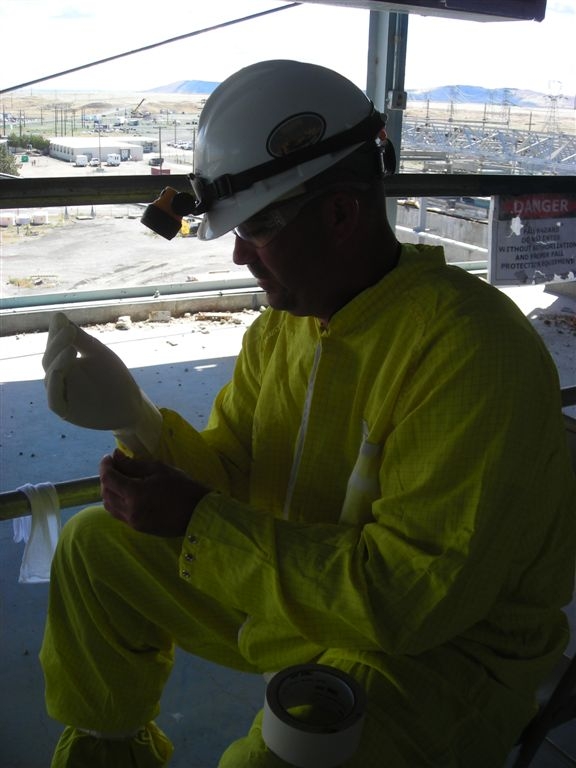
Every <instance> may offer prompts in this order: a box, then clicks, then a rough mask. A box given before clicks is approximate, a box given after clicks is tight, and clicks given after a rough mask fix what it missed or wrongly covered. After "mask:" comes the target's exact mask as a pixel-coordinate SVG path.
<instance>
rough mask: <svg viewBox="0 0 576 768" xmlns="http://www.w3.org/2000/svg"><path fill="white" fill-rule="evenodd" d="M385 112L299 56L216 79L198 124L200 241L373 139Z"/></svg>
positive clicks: (346, 82)
mask: <svg viewBox="0 0 576 768" xmlns="http://www.w3.org/2000/svg"><path fill="white" fill-rule="evenodd" d="M384 123H385V117H384V116H383V115H381V114H380V113H379V112H377V111H376V110H375V109H374V105H373V104H372V102H371V101H370V100H369V99H368V98H367V97H366V96H365V94H364V93H363V92H362V91H361V90H360V89H359V88H358V87H357V86H356V85H354V84H353V83H352V82H350V81H349V80H347V79H346V78H345V77H343V76H342V75H339V74H338V73H337V72H334V71H333V70H331V69H326V68H325V67H321V66H318V65H316V64H306V63H303V62H298V61H285V60H275V61H263V62H259V63H257V64H253V65H251V66H249V67H246V68H244V69H241V70H240V71H238V72H236V74H234V75H232V76H231V77H229V78H228V79H227V80H225V81H224V82H223V83H221V84H220V85H219V86H218V87H217V88H216V90H215V91H214V92H213V93H212V95H211V96H210V97H209V99H208V100H207V102H206V105H205V107H204V109H203V110H202V114H201V116H200V121H199V125H198V136H197V140H196V151H195V173H194V174H192V175H191V180H192V186H193V189H194V193H195V197H196V199H197V201H198V204H197V211H196V212H197V213H204V216H203V220H202V223H201V224H200V227H199V229H198V237H199V238H200V239H201V240H212V239H213V238H216V237H220V235H223V234H225V233H226V232H229V231H230V230H232V229H234V227H236V226H237V225H238V224H240V223H241V222H243V221H245V220H246V219H248V218H250V216H252V215H254V214H255V213H257V212H258V211H260V210H262V209H263V208H265V207H266V206H267V205H270V203H272V202H274V200H277V199H278V198H280V197H283V196H284V195H286V194H288V193H290V191H291V190H294V189H295V188H297V187H298V186H299V185H301V184H302V183H303V182H305V181H307V180H309V179H311V178H312V177H314V176H316V175H318V174H319V173H321V172H322V171H324V170H326V169H327V168H329V167H330V166H332V165H334V164H335V163H337V162H339V161H340V160H342V159H343V158H344V157H346V156H347V155H349V154H350V153H351V152H353V151H354V150H355V149H357V148H358V147H359V146H361V145H362V144H364V143H365V142H367V141H371V140H375V139H376V137H377V135H378V133H379V131H380V130H381V129H382V127H383V125H384Z"/></svg>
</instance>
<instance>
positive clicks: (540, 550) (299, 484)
mask: <svg viewBox="0 0 576 768" xmlns="http://www.w3.org/2000/svg"><path fill="white" fill-rule="evenodd" d="M383 125H384V121H383V118H382V115H380V114H379V113H378V112H377V111H376V110H375V109H374V108H373V105H372V104H371V102H370V101H369V100H368V99H367V98H366V97H365V95H364V94H363V93H362V92H361V91H360V90H359V89H358V88H356V86H354V85H353V84H352V83H350V82H349V81H348V80H346V79H345V78H343V77H341V76H340V75H338V74H337V73H335V72H333V71H331V70H328V69H324V68H322V67H318V66H315V65H311V64H303V63H298V62H292V61H270V62H262V63H259V64H255V65H253V66H250V67H247V68H246V69H243V70H240V71H239V72H237V73H236V74H235V75H233V76H232V77H230V78H229V79H228V80H226V81H225V82H224V83H222V84H221V85H220V86H219V87H218V88H217V89H216V90H215V92H214V93H213V95H212V96H211V97H210V98H209V99H208V102H207V104H206V106H205V108H204V110H203V112H202V117H201V120H200V124H199V133H198V142H197V149H196V153H197V154H196V169H197V172H196V176H195V177H194V179H193V187H194V192H195V197H196V200H197V207H196V211H197V212H203V213H204V218H203V221H202V224H201V226H200V229H199V237H201V238H204V239H211V238H215V237H219V236H220V235H222V234H224V233H225V232H229V231H232V230H234V232H235V234H236V240H235V246H234V261H235V262H236V263H237V264H244V265H246V266H247V267H248V269H249V270H250V271H251V272H252V274H253V275H254V276H255V278H256V279H257V281H258V283H259V285H260V286H261V287H262V288H263V289H264V290H265V291H266V293H267V296H268V300H269V304H270V308H269V309H268V310H267V311H265V312H264V313H263V314H262V315H261V316H260V317H259V318H258V319H257V320H256V321H255V322H254V324H253V325H252V326H251V327H250V328H249V330H248V331H247V333H246V334H245V338H244V342H243V346H242V350H241V352H240V354H239V357H238V360H237V364H236V367H235V371H234V374H233V378H232V380H231V381H230V383H229V384H228V385H227V386H226V387H225V388H224V389H223V390H222V391H221V392H220V393H219V394H218V396H217V398H216V400H215V402H214V406H213V410H212V413H211V416H210V419H209V422H208V425H207V427H206V429H204V430H203V431H202V432H198V431H196V430H195V429H193V428H192V427H191V426H190V425H189V424H187V423H186V422H185V421H184V420H183V419H182V418H181V417H180V416H178V414H176V413H174V412H172V411H170V410H167V409H158V408H157V407H156V406H155V405H154V404H152V403H151V402H150V401H149V400H148V398H147V397H146V396H145V395H144V394H143V393H142V392H141V391H140V389H139V388H138V386H137V385H136V383H135V382H134V380H133V379H132V377H131V375H130V373H129V372H128V370H127V369H126V368H125V367H124V366H123V364H122V363H121V362H120V361H119V359H118V358H117V357H116V356H115V355H114V354H113V353H112V352H110V351H109V350H108V349H107V348H106V347H104V346H103V345H102V344H100V343H99V342H97V341H96V340H95V339H94V338H93V337H92V336H90V335H89V334H87V333H85V332H84V331H82V330H81V329H79V328H77V327H76V326H75V325H73V324H72V323H70V322H69V321H68V320H67V319H66V318H65V317H64V316H63V315H57V316H56V317H55V318H54V321H53V323H52V327H51V330H50V334H49V341H48V346H47V350H46V354H45V357H44V366H45V369H46V387H47V392H48V400H49V404H50V407H51V408H52V409H53V410H54V411H56V412H57V413H59V414H60V415H61V416H62V417H63V418H65V419H68V420H69V421H72V422H74V423H76V424H80V425H82V426H86V427H90V428H97V429H110V430H112V431H113V433H114V435H115V436H116V438H117V440H118V443H119V445H120V447H121V449H122V450H117V451H115V453H114V455H112V456H108V457H105V458H104V459H103V461H102V464H101V479H102V492H103V502H104V506H103V507H93V508H90V509H87V510H84V511H82V512H81V513H80V514H78V515H76V516H75V517H74V518H72V519H71V520H70V522H68V523H67V524H66V526H65V527H64V530H63V534H62V537H61V540H60V543H59V547H58V551H57V553H56V556H55V559H54V563H53V571H52V581H51V594H50V605H49V615H48V621H47V627H46V634H45V639H44V645H43V649H42V654H41V659H42V663H43V667H44V672H45V678H46V688H47V693H46V695H47V704H48V711H49V713H50V714H51V715H52V716H53V717H54V718H56V719H58V720H59V721H61V722H62V723H64V724H66V726H67V727H66V729H65V730H64V732H63V734H62V737H61V739H60V742H59V744H58V746H57V748H56V752H55V755H54V758H53V763H52V765H53V766H54V768H64V767H66V768H72V767H73V768H80V766H82V768H91V767H92V766H101V767H102V768H104V767H105V768H111V767H112V768H115V767H116V766H117V767H118V768H124V766H127V765H133V766H138V767H139V768H152V767H154V766H162V765H167V764H168V761H169V758H170V754H171V745H170V742H169V741H168V739H167V737H166V736H165V735H164V734H162V733H161V732H160V731H159V729H158V728H157V727H156V726H155V724H154V722H153V719H154V717H155V716H156V715H157V713H158V709H159V700H160V696H161V692H162V689H163V686H164V684H165V682H166V679H167V677H168V675H169V673H170V669H171V664H172V659H173V650H174V647H175V645H178V646H180V647H181V648H183V649H185V650H186V651H189V652H190V653H193V654H197V655H198V656H201V657H203V658H206V659H210V660H211V661H214V662H217V663H220V664H223V665H227V666H230V667H233V668H236V669H239V670H246V671H247V672H258V673H273V672H275V671H278V670H281V669H283V668H286V667H288V666H290V665H293V664H300V663H306V662H317V663H320V664H326V665H331V666H332V667H335V668H337V669H339V670H342V671H343V672H345V673H348V674H349V675H351V676H352V677H354V678H355V679H356V680H357V681H358V683H359V684H360V685H361V686H362V687H363V688H364V690H365V692H366V696H367V714H366V721H365V725H364V729H363V734H362V739H361V743H360V745H359V748H358V750H357V753H356V755H355V756H354V757H353V758H352V759H351V760H349V761H348V762H346V763H345V765H346V766H349V767H350V768H352V767H356V766H361V767H362V768H371V767H373V768H382V766H389V767H390V768H424V767H425V766H427V767H429V768H440V767H442V768H457V766H466V768H487V766H490V768H496V766H500V765H502V764H503V763H504V761H505V759H506V755H507V754H508V752H509V750H510V749H511V747H512V746H513V744H514V742H515V740H516V739H517V737H518V735H519V733H520V732H521V730H522V728H523V726H524V725H525V724H526V723H527V721H528V720H529V719H530V717H531V716H532V715H533V714H534V710H535V704H534V694H535V690H536V688H537V686H538V684H539V683H540V682H541V681H542V679H543V678H544V677H545V676H546V674H547V673H548V672H549V671H550V670H551V668H552V667H553V665H554V663H555V662H556V661H557V660H558V657H559V655H560V654H561V652H562V650H563V649H564V647H565V645H566V642H567V639H568V629H567V623H566V620H565V617H564V614H563V612H562V610H561V607H562V606H563V605H565V604H566V603H568V602H569V600H570V598H571V595H572V589H573V577H574V558H575V548H576V487H575V486H576V483H575V479H574V476H573V473H572V470H571V467H570V463H569V458H568V452H567V446H566V439H565V434H564V430H563V423H562V418H561V404H560V395H559V382H558V378H557V373H556V369H555V366H554V364H553V362H552V360H551V358H550V356H549V354H548V352H547V350H546V349H545V347H544V345H543V343H542V342H541V340H540V338H539V336H538V335H537V334H536V333H535V331H534V330H533V329H532V327H531V325H530V323H529V322H528V321H527V320H526V319H525V318H524V316H523V315H522V313H521V312H519V310H518V309H517V308H516V306H515V305H513V304H512V302H510V301H509V300H508V299H507V298H506V297H505V296H504V295H502V294H501V293H500V292H499V291H497V290H496V289H495V288H493V287H492V286H490V285H488V284H486V283H485V282H483V281H482V280H481V279H479V278H477V277H475V276H472V275H469V274H467V273H466V272H464V271H463V270H461V269H459V268H458V267H453V266H448V265H446V263H445V260H444V256H443V252H442V249H440V248H436V247H429V246H414V245H406V244H400V243H399V242H398V241H397V240H396V238H395V236H394V233H393V231H392V229H391V227H390V226H389V223H388V220H387V217H386V209H385V203H386V178H385V168H384V167H383V161H382V158H383V151H384V147H385V135H384V133H383ZM231 138H232V139H233V140H232V141H231ZM190 695H191V696H193V695H194V691H193V690H191V692H190ZM281 765H285V763H283V762H282V761H281V760H280V758H279V757H277V756H276V755H275V754H274V753H273V752H272V751H271V750H270V749H269V748H268V747H267V746H266V744H265V743H264V741H263V739H262V734H261V715H259V716H258V717H257V718H256V720H255V721H254V724H253V726H252V728H251V730H250V732H249V733H248V734H247V736H246V737H245V738H244V739H241V740H240V741H238V742H236V743H234V744H232V745H230V747H229V748H228V749H227V750H226V751H225V753H224V754H223V756H222V758H221V761H220V763H219V766H220V768H243V767H244V766H250V767H251V768H265V767H266V768H269V767H273V766H281Z"/></svg>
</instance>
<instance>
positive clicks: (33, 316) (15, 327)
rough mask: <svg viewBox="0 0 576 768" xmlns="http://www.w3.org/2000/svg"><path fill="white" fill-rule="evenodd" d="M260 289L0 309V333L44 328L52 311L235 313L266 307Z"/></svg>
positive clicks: (90, 317)
mask: <svg viewBox="0 0 576 768" xmlns="http://www.w3.org/2000/svg"><path fill="white" fill-rule="evenodd" d="M266 304H267V299H266V293H265V292H264V291H260V290H255V289H253V288H247V289H240V290H231V291H215V292H206V293H194V294H174V295H171V296H160V297H158V298H143V299H110V300H106V301H90V302H79V303H74V304H69V303H62V304H50V305H45V306H43V305H38V306H35V307H26V308H21V309H6V310H2V311H0V336H14V335H16V334H18V333H31V332H34V331H47V330H48V325H49V323H50V318H51V317H52V315H53V314H54V312H66V315H67V316H68V317H69V318H70V320H72V321H73V322H75V323H78V325H92V324H96V323H112V322H116V320H118V318H119V317H121V316H122V315H129V316H130V317H131V318H132V320H134V321H137V320H147V319H148V318H149V317H150V314H151V313H152V312H158V311H164V312H170V314H171V315H172V316H173V317H179V316H181V315H183V314H185V313H186V312H190V313H195V312H210V311H213V312H216V311H217V312H239V311H241V310H243V309H259V308H260V307H261V306H266Z"/></svg>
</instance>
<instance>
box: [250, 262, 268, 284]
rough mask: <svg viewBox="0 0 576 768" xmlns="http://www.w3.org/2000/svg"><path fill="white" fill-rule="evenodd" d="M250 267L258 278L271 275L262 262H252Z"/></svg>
mask: <svg viewBox="0 0 576 768" xmlns="http://www.w3.org/2000/svg"><path fill="white" fill-rule="evenodd" d="M248 269H249V271H250V272H251V273H252V275H253V276H254V277H255V278H256V279H257V280H260V279H262V278H265V277H269V272H268V270H267V269H266V268H265V267H263V266H262V265H261V264H250V265H248Z"/></svg>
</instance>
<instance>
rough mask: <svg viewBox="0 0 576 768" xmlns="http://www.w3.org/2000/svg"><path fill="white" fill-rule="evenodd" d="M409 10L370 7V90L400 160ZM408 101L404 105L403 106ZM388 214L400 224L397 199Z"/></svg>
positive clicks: (391, 200) (389, 208) (389, 205)
mask: <svg viewBox="0 0 576 768" xmlns="http://www.w3.org/2000/svg"><path fill="white" fill-rule="evenodd" d="M407 38H408V14H407V13H390V12H389V11H370V24H369V32H368V71H367V79H366V94H367V96H368V98H370V99H372V101H373V102H374V106H375V107H376V108H377V109H380V110H381V111H385V112H387V114H388V122H387V124H386V133H387V134H388V138H389V139H390V141H391V142H392V144H393V145H394V148H395V150H396V156H397V158H398V162H400V151H401V143H402V111H403V109H404V108H405V104H404V97H403V94H404V93H405V92H404V76H405V72H406V45H407ZM403 104H404V106H403ZM388 218H389V220H390V225H391V226H392V228H394V227H395V225H396V200H394V199H391V198H389V200H388Z"/></svg>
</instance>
